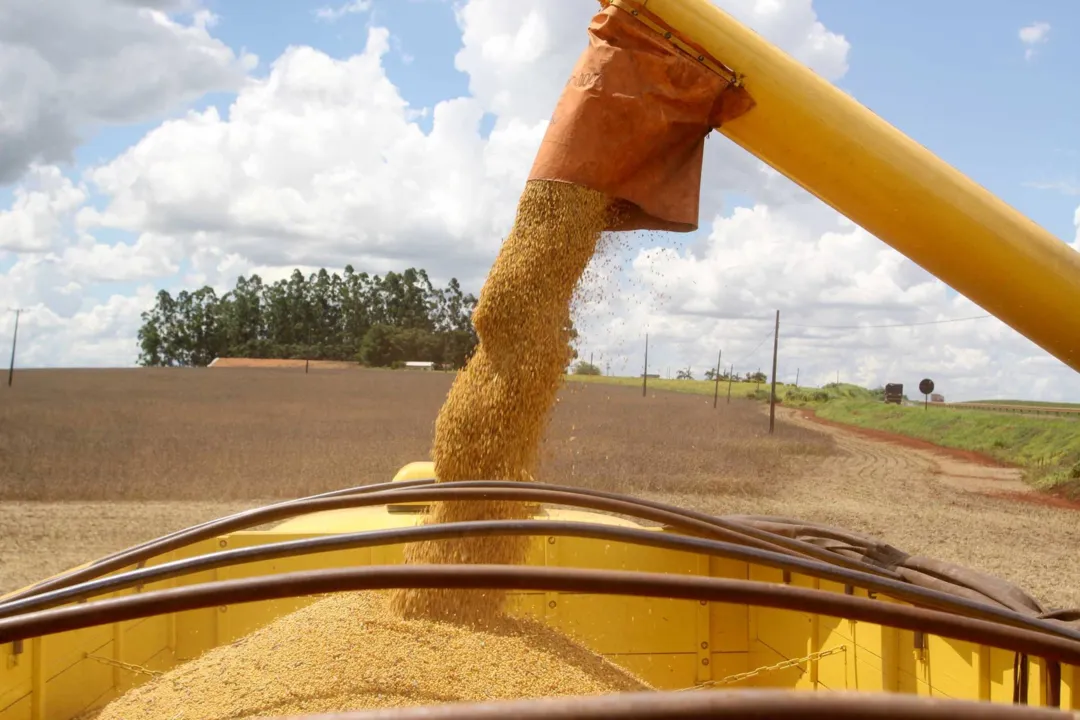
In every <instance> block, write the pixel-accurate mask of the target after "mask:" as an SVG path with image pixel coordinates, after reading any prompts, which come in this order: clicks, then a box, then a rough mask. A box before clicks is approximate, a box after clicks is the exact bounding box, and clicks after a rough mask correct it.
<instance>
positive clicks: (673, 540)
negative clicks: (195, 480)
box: [0, 520, 1080, 642]
mask: <svg viewBox="0 0 1080 720" xmlns="http://www.w3.org/2000/svg"><path fill="white" fill-rule="evenodd" d="M508 535H517V536H521V535H547V536H551V537H574V538H588V539H593V540H607V541H613V542H623V543H627V544H630V545H639V546H646V547H655V548H663V549H665V550H676V551H684V552H693V553H699V554H704V555H708V556H710V557H722V558H727V559H731V560H740V561H743V562H748V563H754V564H758V565H764V566H766V567H772V568H776V569H778V570H787V571H789V572H794V573H799V574H802V575H807V576H809V577H814V578H818V579H820V580H828V581H832V582H837V583H844V584H847V585H852V586H855V587H860V588H863V589H866V590H870V591H874V592H881V593H885V594H888V595H889V596H891V597H894V598H896V599H897V600H904V601H907V602H911V603H913V604H915V605H918V606H920V607H930V608H935V609H938V610H945V611H951V612H954V613H957V614H960V615H964V616H966V617H974V618H980V619H983V620H990V621H994V622H999V623H1002V624H1005V625H1010V626H1012V627H1021V628H1027V629H1030V630H1035V631H1037V632H1043V633H1047V634H1051V635H1054V636H1057V637H1066V638H1071V639H1073V640H1076V641H1078V642H1080V630H1077V629H1073V628H1070V627H1068V626H1065V625H1058V624H1055V623H1053V622H1050V621H1047V620H1041V619H1037V618H1033V617H1030V616H1027V615H1023V614H1021V613H1018V612H1016V611H1013V610H1009V609H1007V608H1001V607H998V606H995V605H989V604H986V603H980V602H978V601H975V600H969V599H967V598H963V597H958V596H954V595H949V594H948V593H944V592H941V591H939V590H933V589H929V588H922V587H919V586H917V585H912V584H910V583H907V582H904V581H902V580H892V579H890V578H881V577H878V576H876V575H871V574H869V573H863V572H860V571H858V570H847V569H844V568H838V567H835V566H832V565H829V564H827V563H822V562H820V561H817V560H812V559H802V558H796V557H791V556H789V555H783V554H780V553H775V552H771V551H768V550H759V549H756V548H747V547H743V546H741V545H736V544H733V543H727V542H722V541H718V540H709V539H705V538H695V537H687V536H684V535H671V534H667V533H660V532H657V531H655V530H644V529H638V528H626V527H619V526H613V525H599V524H596V523H580V522H563V521H554V520H485V521H470V522H455V523H443V524H438V525H422V526H419V527H408V528H394V529H390V530H374V531H366V532H356V533H342V534H338V535H327V536H323V537H314V538H303V539H300V540H287V541H283V542H277V543H266V544H264V545H255V546H252V547H246V548H238V549H235V550H224V551H221V552H214V553H209V554H206V555H199V556H196V557H192V558H185V559H183V560H174V561H172V562H168V563H163V564H161V565H155V566H153V567H148V568H141V569H138V570H132V571H129V572H126V573H123V574H120V575H112V576H109V577H105V578H101V579H98V580H94V581H90V582H86V583H82V584H80V585H75V586H72V587H67V588H61V589H59V590H54V591H52V592H48V593H42V594H40V595H36V596H33V597H29V598H25V599H23V600H19V601H16V602H12V603H9V604H7V605H3V606H0V618H5V617H11V616H13V615H18V614H20V613H25V612H33V611H38V610H45V609H47V608H52V607H57V606H59V605H63V604H66V603H70V602H74V601H83V600H87V599H89V598H92V597H97V596H100V595H104V594H106V593H110V592H116V591H119V590H125V589H127V588H131V587H135V586H137V585H146V584H149V583H154V582H161V581H163V580H168V579H170V578H175V577H182V576H185V575H191V574H194V573H197V572H206V571H208V570H214V569H217V568H222V567H231V566H235V565H240V564H243V563H245V562H257V561H266V560H274V559H278V558H285V557H296V556H300V555H310V554H316V553H324V552H333V551H338V550H348V549H359V548H366V547H377V546H383V545H397V544H401V543H410V542H421V541H432V540H451V539H460V538H466V537H492V536H508Z"/></svg>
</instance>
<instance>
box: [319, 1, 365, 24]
mask: <svg viewBox="0 0 1080 720" xmlns="http://www.w3.org/2000/svg"><path fill="white" fill-rule="evenodd" d="M370 9H371V0H351V2H347V3H344V4H342V5H338V6H337V7H330V6H328V5H327V6H323V7H321V8H319V9H317V10H316V11H315V17H317V18H318V19H319V20H325V21H327V22H337V21H338V20H340V19H341V18H343V17H345V16H346V15H356V14H358V13H364V12H367V11H368V10H370Z"/></svg>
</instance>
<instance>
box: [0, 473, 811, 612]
mask: <svg viewBox="0 0 1080 720" xmlns="http://www.w3.org/2000/svg"><path fill="white" fill-rule="evenodd" d="M440 485H442V486H443V487H440ZM424 500H433V501H441V502H446V501H468V502H475V501H482V500H509V501H515V500H516V501H523V502H528V501H532V502H541V503H545V502H546V503H551V504H556V505H570V506H573V507H582V508H589V509H591V510H601V511H606V512H613V513H618V514H621V515H628V516H631V517H636V518H640V519H642V520H651V521H653V522H659V523H665V524H667V525H669V526H671V527H673V528H677V529H679V530H682V531H684V532H692V533H697V534H701V535H704V536H705V537H712V538H714V539H720V540H731V541H734V542H738V543H740V544H744V545H750V546H753V547H759V548H762V549H765V550H774V551H776V552H782V553H786V554H795V551H793V550H787V549H786V548H783V547H781V546H779V545H776V544H773V543H770V542H767V541H765V540H758V539H756V538H751V537H748V536H746V535H743V534H742V533H740V532H738V531H737V530H730V529H728V528H727V527H725V526H716V525H715V524H713V523H708V522H705V521H701V520H696V519H693V518H688V517H686V516H685V515H683V514H682V513H681V512H678V511H677V510H667V509H663V510H661V509H654V508H651V507H648V506H642V505H640V504H639V503H638V502H636V501H633V500H619V499H613V498H604V497H596V496H592V495H581V494H580V493H577V492H564V491H557V490H547V489H543V488H537V487H535V485H534V484H533V483H528V484H527V485H526V484H525V483H513V482H511V483H508V487H479V488H477V487H467V488H463V487H461V486H460V484H457V483H453V484H451V483H435V484H433V485H431V486H429V487H424V488H413V489H409V490H389V491H385V492H374V493H369V494H365V495H348V496H344V497H330V498H320V499H316V500H306V501H304V502H301V503H296V504H295V505H288V504H283V505H271V506H269V507H266V508H262V509H259V510H258V511H255V512H252V513H250V514H248V515H246V516H245V517H242V518H239V519H236V520H222V521H215V522H212V523H211V525H212V527H204V528H197V529H195V530H189V531H183V532H181V533H178V534H176V535H175V536H173V537H170V538H167V539H166V540H164V541H162V542H160V543H155V546H154V547H153V548H152V549H148V548H144V549H142V550H139V551H135V550H129V551H125V552H122V553H119V554H118V555H116V556H114V557H113V558H112V559H110V560H107V561H102V562H100V563H98V564H96V565H93V566H90V567H85V568H82V569H79V570H74V571H72V572H70V573H68V574H67V575H63V576H61V577H56V578H52V579H49V580H45V581H43V582H41V583H39V584H38V585H37V586H36V588H35V590H34V592H33V593H30V592H22V593H16V594H15V595H12V596H9V597H8V598H6V599H5V601H4V603H2V604H0V606H3V605H6V604H7V603H9V602H14V601H16V600H21V599H22V598H24V597H28V596H29V595H31V594H35V595H36V594H40V593H43V592H48V591H50V590H55V589H57V588H62V587H70V586H71V585H75V584H77V583H79V582H83V581H85V580H90V579H93V578H95V577H101V576H103V575H106V574H108V573H109V572H112V571H113V570H119V569H121V568H124V567H127V566H128V565H134V564H136V563H138V562H141V561H143V560H145V559H147V558H148V557H152V556H154V555H158V554H161V553H165V552H169V551H171V550H176V549H178V548H181V547H185V546H186V545H190V544H191V543H193V542H197V541H198V540H200V539H204V538H205V537H213V536H214V534H218V533H222V532H230V531H233V530H237V529H240V528H242V527H251V526H254V525H260V524H262V523H265V522H270V521H273V520H280V519H284V518H289V517H294V516H296V515H306V514H308V513H314V512H324V511H327V510H342V509H346V508H357V507H369V506H372V505H383V504H385V503H387V502H395V501H396V502H403V503H404V502H417V501H424Z"/></svg>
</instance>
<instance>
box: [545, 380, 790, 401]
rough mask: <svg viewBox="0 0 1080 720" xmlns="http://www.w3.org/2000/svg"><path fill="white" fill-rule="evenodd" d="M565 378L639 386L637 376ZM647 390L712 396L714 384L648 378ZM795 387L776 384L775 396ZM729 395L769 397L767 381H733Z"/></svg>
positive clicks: (724, 393) (723, 391) (722, 385)
mask: <svg viewBox="0 0 1080 720" xmlns="http://www.w3.org/2000/svg"><path fill="white" fill-rule="evenodd" d="M566 379H567V380H570V381H572V382H583V383H595V384H599V385H620V386H624V387H636V388H640V387H641V378H639V377H636V378H634V377H612V376H609V375H567V376H566ZM648 388H649V392H652V391H653V390H660V391H665V392H678V393H689V394H691V395H708V396H709V397H712V395H713V392H714V389H715V384H714V383H713V382H712V381H711V380H664V379H662V378H649V384H648ZM795 389H796V388H795V387H794V386H793V385H784V384H783V383H777V384H776V397H777V398H779V399H781V400H783V399H784V398H785V397H787V395H788V393H789V392H790V391H792V390H795ZM727 393H728V383H727V381H726V380H721V381H720V398H721V399H726V398H727ZM731 397H733V398H741V399H746V398H751V399H754V400H768V399H769V383H761V384H760V385H758V384H757V383H746V382H734V383H732V384H731Z"/></svg>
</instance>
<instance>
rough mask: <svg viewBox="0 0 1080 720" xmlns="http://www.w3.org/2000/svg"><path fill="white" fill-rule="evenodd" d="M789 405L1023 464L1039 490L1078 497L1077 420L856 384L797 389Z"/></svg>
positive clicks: (1079, 435) (1079, 434)
mask: <svg viewBox="0 0 1080 720" xmlns="http://www.w3.org/2000/svg"><path fill="white" fill-rule="evenodd" d="M787 404H798V405H803V406H806V407H809V408H813V409H814V411H815V412H816V413H817V415H818V416H819V417H822V418H825V419H826V420H832V421H834V422H841V423H846V424H848V425H856V426H859V427H865V428H873V429H875V430H886V431H889V432H895V433H898V434H901V435H907V436H908V437H913V438H919V439H920V440H926V441H929V442H932V443H934V444H936V445H941V446H943V447H951V448H957V449H961V450H974V451H975V452H979V453H983V454H985V455H988V456H990V457H993V458H996V459H998V460H1002V461H1004V462H1007V463H1010V464H1013V465H1017V466H1019V467H1022V468H1024V469H1025V471H1026V472H1025V475H1026V477H1027V480H1028V481H1029V482H1030V483H1031V484H1032V485H1034V486H1035V487H1036V488H1038V489H1040V490H1051V491H1054V492H1057V493H1061V494H1063V495H1066V496H1068V497H1072V498H1080V422H1078V421H1077V420H1074V419H1066V418H1062V419H1057V418H1047V417H1045V416H1042V417H1029V416H1023V415H1002V414H1000V413H994V412H987V411H984V410H975V409H972V410H958V409H955V408H941V407H934V406H933V405H931V406H930V407H929V408H925V409H924V408H923V407H921V406H915V407H909V406H899V405H886V404H885V403H883V402H882V401H881V400H880V399H879V398H877V397H876V396H875V395H874V393H872V392H871V391H869V390H866V389H864V388H860V387H856V386H854V385H840V386H835V385H834V386H828V387H826V388H822V389H821V390H809V391H807V390H802V391H797V392H796V393H792V394H791V396H790V397H789V398H788V403H787Z"/></svg>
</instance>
